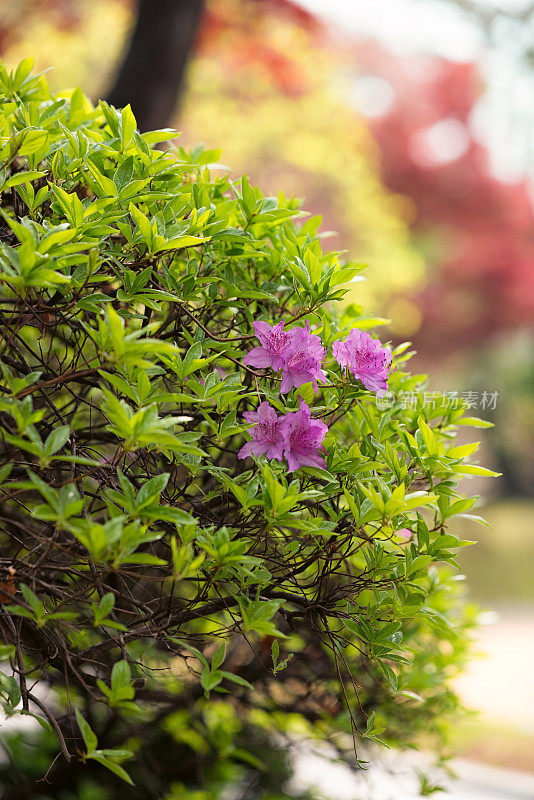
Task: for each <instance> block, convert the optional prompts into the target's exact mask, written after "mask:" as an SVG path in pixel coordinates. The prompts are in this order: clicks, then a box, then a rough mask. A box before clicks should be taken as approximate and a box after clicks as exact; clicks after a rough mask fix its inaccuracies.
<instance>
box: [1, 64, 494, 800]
mask: <svg viewBox="0 0 534 800" xmlns="http://www.w3.org/2000/svg"><path fill="white" fill-rule="evenodd" d="M31 66H32V65H31V62H30V61H25V62H23V63H21V65H20V66H19V67H18V69H17V70H16V71H15V73H14V74H8V73H7V72H6V71H5V70H3V69H2V70H1V71H0V146H1V149H0V189H1V191H2V203H1V214H2V221H1V227H0V236H1V251H0V290H1V295H0V314H1V322H2V334H1V335H2V343H1V356H0V359H1V361H0V363H1V367H2V380H1V383H0V412H1V413H0V422H1V436H2V439H1V453H2V455H1V461H2V467H1V472H0V480H1V498H0V526H1V528H0V530H1V539H0V541H1V553H0V570H1V572H0V581H1V583H0V593H1V595H0V625H1V631H2V637H3V642H4V645H3V647H2V651H1V654H2V658H3V659H4V672H3V673H1V674H0V688H1V695H2V702H3V707H4V710H5V712H6V713H7V714H8V715H9V716H13V717H14V718H17V717H19V716H20V715H21V714H22V715H28V714H30V715H33V716H34V717H36V718H37V719H38V720H39V722H41V728H40V727H39V726H38V725H35V726H32V727H30V728H28V727H27V726H26V727H24V728H22V729H20V730H19V729H18V728H16V726H13V727H12V728H11V729H9V730H8V732H7V733H5V734H4V749H5V754H6V761H5V763H3V764H2V765H0V775H1V780H2V782H3V783H4V786H5V787H6V789H5V791H6V793H5V795H4V796H5V797H15V796H17V797H18V796H20V790H21V789H24V791H25V795H24V796H25V797H39V798H43V797H50V798H58V797H65V798H67V797H68V798H70V797H74V796H76V797H80V798H90V797H96V796H98V797H99V798H107V797H109V798H115V797H123V796H126V792H127V793H128V797H139V798H141V797H143V798H146V797H153V798H164V797H165V798H173V800H178V798H182V797H188V798H191V797H195V798H197V797H198V798H202V800H204V799H205V798H216V797H220V796H221V791H222V789H221V787H222V786H227V785H228V784H231V785H235V786H236V787H241V790H240V791H241V794H239V793H237V794H236V796H240V797H258V798H260V797H261V798H280V797H282V796H287V795H285V794H284V793H283V792H284V790H283V788H282V787H283V782H284V779H285V777H286V775H287V763H286V759H285V755H286V753H285V751H286V750H287V745H286V740H285V739H284V737H289V739H288V741H290V740H291V737H292V736H294V735H296V734H299V735H307V736H311V737H313V736H317V737H320V738H321V739H323V740H325V739H328V740H330V741H332V742H334V743H335V744H336V746H337V747H338V748H339V750H340V752H343V753H347V752H348V751H349V749H350V748H348V747H347V745H348V744H349V745H350V737H351V736H352V737H353V739H354V742H355V744H356V750H357V752H358V755H359V754H360V750H359V747H360V743H361V741H362V740H363V739H365V738H367V739H368V740H371V741H372V740H376V739H378V740H384V741H386V742H387V743H396V744H400V745H407V744H410V743H413V742H414V741H416V740H417V738H418V736H419V735H420V733H421V732H422V731H424V732H425V733H426V734H430V733H432V732H434V733H436V734H439V733H440V732H442V730H443V726H444V722H445V720H446V718H447V716H448V715H449V714H450V712H452V711H454V709H455V707H456V705H457V702H456V698H455V696H454V694H453V693H452V692H451V690H450V687H449V680H450V677H451V676H452V675H453V674H454V673H455V671H456V670H457V669H458V668H459V667H460V666H461V662H462V659H463V657H464V655H465V651H466V643H467V637H466V630H467V628H468V626H469V624H470V623H471V622H472V617H473V613H474V612H473V611H472V610H470V609H469V607H467V606H466V605H465V603H464V601H463V595H462V590H461V584H460V583H459V582H458V580H457V579H456V578H457V576H455V575H454V570H453V567H454V563H455V562H454V557H455V553H456V551H457V549H458V548H459V547H461V546H462V545H463V544H465V542H461V541H459V540H458V538H457V537H456V536H455V535H454V530H453V522H452V523H451V524H452V530H451V529H450V527H449V522H450V521H451V520H453V518H454V517H455V516H457V515H459V514H461V515H465V514H466V512H468V511H469V509H470V508H471V507H472V506H473V504H474V502H475V499H474V498H467V499H464V498H462V497H461V496H460V495H459V493H458V490H457V482H458V479H459V477H460V476H462V475H465V474H489V471H488V470H484V469H483V468H481V467H478V466H476V465H473V464H466V463H465V458H466V456H469V455H470V454H471V453H472V452H473V451H474V450H475V448H476V445H460V446H458V445H457V444H456V443H455V436H456V426H457V425H470V424H471V425H478V426H482V427H483V426H484V424H485V423H483V422H481V421H479V420H476V419H473V418H469V417H466V416H465V415H464V411H465V409H464V407H463V404H462V403H461V402H459V401H455V402H449V401H447V400H444V399H443V398H442V397H440V398H436V397H428V396H425V392H424V383H423V381H424V378H423V377H422V376H411V375H410V374H409V373H407V372H406V371H405V370H404V363H405V361H406V359H407V358H408V353H407V346H402V347H397V348H396V349H395V350H394V351H393V353H392V354H391V355H390V354H389V349H387V348H384V347H382V346H381V345H380V343H379V341H378V340H377V339H376V338H375V337H369V335H368V334H367V333H365V331H366V330H369V329H372V327H373V324H374V320H373V319H372V318H371V317H367V316H365V314H364V311H363V309H362V308H361V307H358V306H354V305H349V306H347V305H344V304H343V302H342V298H343V296H344V294H345V291H346V284H347V283H348V282H350V281H351V280H352V279H353V278H355V277H356V276H357V275H358V273H359V272H360V270H361V267H359V266H351V265H350V264H343V263H342V262H340V254H339V253H330V252H327V253H323V251H322V247H321V236H320V233H319V232H318V220H316V219H313V218H312V219H310V218H307V217H306V215H305V214H303V212H301V211H300V208H299V204H298V202H296V201H295V200H287V199H286V198H285V197H284V195H283V194H279V195H278V197H264V196H263V195H262V194H261V192H260V191H259V190H258V189H257V188H254V187H252V186H250V185H249V183H248V181H247V179H246V177H243V178H241V179H240V180H237V181H233V180H231V179H230V177H229V176H228V174H227V173H226V171H225V170H224V169H221V168H218V167H217V165H216V164H215V165H214V164H212V162H214V161H216V160H217V158H218V154H217V153H214V152H204V150H203V149H202V147H198V148H195V149H194V150H193V151H192V152H190V153H187V152H184V151H182V150H176V149H171V150H168V151H166V152H162V151H161V150H158V149H154V147H153V146H154V145H155V144H156V143H158V142H162V141H166V140H169V139H171V138H173V137H174V135H175V134H174V132H172V131H157V132H153V133H147V134H143V135H140V134H139V133H138V132H137V131H136V123H135V119H134V117H133V115H132V112H131V110H130V109H129V108H128V107H127V108H125V109H124V110H122V111H117V110H115V109H114V108H111V107H109V106H108V105H106V104H105V103H100V105H99V106H98V107H97V108H93V107H92V106H91V105H90V103H89V102H88V100H87V99H86V98H85V97H84V95H83V94H82V92H81V91H80V90H79V89H77V90H76V91H74V92H69V93H68V94H67V95H66V96H52V95H51V94H50V92H49V90H48V88H47V84H46V82H45V80H44V78H43V77H42V76H36V77H32V75H31ZM282 320H284V325H282V326H280V323H281V322H282ZM254 323H256V325H255V326H254ZM258 323H260V324H258ZM261 323H264V324H263V325H262V324H261ZM276 325H278V326H280V327H279V328H277V329H276V330H277V331H278V332H279V333H280V336H278V338H276V336H275V335H274V333H273V330H274V329H273V328H272V327H271V326H276ZM360 331H361V333H359V332H360ZM255 333H258V334H259V336H260V341H258V339H256V338H255ZM269 336H270V337H271V338H270V339H269ZM262 347H263V348H264V350H265V352H267V351H268V352H269V356H268V358H267V357H266V356H262V354H261V353H260V354H258V350H259V349H261V348H262ZM299 347H301V350H299V349H298V348H299ZM254 348H257V349H256V351H255V352H253V351H254ZM269 348H271V349H269ZM276 348H278V350H277V349H276ZM292 348H293V349H292ZM358 348H360V349H358ZM362 348H363V350H365V348H367V350H365V353H366V354H367V355H365V357H364V355H362V353H363V350H362ZM332 353H333V354H334V355H335V356H336V357H335V358H334V357H333V355H332ZM297 356H298V357H297ZM391 357H392V359H393V364H392V365H391V367H390V364H389V361H390V358H391ZM262 358H263V359H264V361H263V362H262V360H261V359H262ZM277 359H278V360H277ZM358 359H360V360H359V361H358ZM356 362H357V363H356ZM258 365H259V366H258ZM345 367H348V368H345ZM388 373H389V381H388V382H389V393H388V394H387V395H386V396H385V397H380V396H381V395H382V394H383V387H384V381H385V380H386V378H387V374H388ZM288 376H289V377H288ZM284 381H285V383H284ZM366 387H368V388H366ZM281 390H282V391H283V393H281ZM406 397H410V398H411V400H410V402H409V403H407V402H406ZM260 412H261V414H262V415H264V416H265V413H267V412H268V416H269V419H270V423H269V424H271V428H269V429H268V428H267V427H266V428H265V429H261V430H263V433H262V434H261V436H260V433H261V431H260V426H259V425H258V426H256V427H255V423H256V422H258V417H256V414H258V413H260ZM273 415H274V417H273ZM273 419H274V420H275V421H274V422H273ZM277 419H282V420H283V422H281V423H280V429H279V428H278V427H276V426H277V425H278V422H276V420H277ZM262 424H263V423H262ZM265 425H267V422H265ZM273 425H274V428H273V427H272V426H273ZM258 431H260V433H258ZM273 431H274V433H273ZM310 431H312V433H310ZM262 436H263V437H264V438H263V439H262V438H261V437H262ZM269 436H271V439H269ZM273 436H274V438H272V437H273ZM251 437H252V438H251ZM265 437H267V438H265ZM277 437H278V438H277ZM260 440H261V441H260ZM247 441H250V442H251V443H252V444H255V446H252V444H251V445H249V446H247V445H246V442H247ZM258 442H260V445H261V443H262V442H263V444H264V445H265V447H264V448H263V453H264V454H263V455H262V454H261V452H259V451H261V450H262V447H261V446H259V447H258ZM265 442H267V443H266V444H265ZM271 445H273V447H274V445H276V447H274V449H270V448H271ZM277 448H278V449H277ZM238 454H239V455H240V456H241V458H238ZM295 454H297V455H295ZM451 565H452V566H451ZM56 756H58V757H57V759H56ZM347 757H350V756H347ZM54 759H56V760H55V761H54ZM52 762H53V764H52ZM51 765H52V766H51ZM49 767H51V768H50V770H49V771H48V774H47V781H45V782H40V783H36V781H38V779H39V778H41V777H42V775H43V774H44V773H45V772H47V769H48V768H49ZM106 768H107V769H106ZM130 781H133V782H134V784H135V786H133V787H128V786H126V782H130ZM67 790H69V791H67ZM193 790H195V791H196V790H198V792H199V793H198V794H195V793H194V791H193ZM236 792H237V790H236Z"/></svg>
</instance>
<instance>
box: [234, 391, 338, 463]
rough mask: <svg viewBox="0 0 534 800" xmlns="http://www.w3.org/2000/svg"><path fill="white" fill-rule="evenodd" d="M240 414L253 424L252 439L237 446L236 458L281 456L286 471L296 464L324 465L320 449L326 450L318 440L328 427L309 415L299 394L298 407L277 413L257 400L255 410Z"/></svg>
mask: <svg viewBox="0 0 534 800" xmlns="http://www.w3.org/2000/svg"><path fill="white" fill-rule="evenodd" d="M244 416H245V419H246V421H247V422H250V423H251V424H253V425H254V427H253V428H252V429H251V431H250V435H251V436H252V440H251V441H250V442H247V443H246V445H244V446H243V447H242V448H241V450H240V451H239V453H238V458H246V457H247V456H250V455H255V456H262V455H265V456H267V458H277V459H278V460H279V461H281V460H282V458H283V457H284V456H285V458H286V459H287V463H288V465H289V470H288V471H289V472H294V471H295V470H296V469H298V468H299V467H322V468H323V469H325V468H326V462H325V460H324V458H323V456H322V455H321V453H324V452H326V451H325V448H324V446H323V445H322V441H323V439H324V437H325V435H326V432H327V430H328V427H327V426H326V425H325V424H324V422H321V421H320V420H318V419H312V418H311V412H310V408H309V406H308V405H306V403H305V402H304V400H302V398H301V399H300V405H299V410H298V411H295V412H289V413H287V414H284V415H282V416H280V417H279V416H278V414H277V413H276V411H275V410H274V408H273V407H272V406H271V404H270V403H267V402H263V403H260V404H259V406H258V410H257V411H250V412H248V413H246V414H245V415H244Z"/></svg>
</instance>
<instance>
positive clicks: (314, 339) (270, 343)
mask: <svg viewBox="0 0 534 800" xmlns="http://www.w3.org/2000/svg"><path fill="white" fill-rule="evenodd" d="M254 333H255V334H256V336H257V338H258V339H259V340H260V346H259V347H255V348H254V349H253V350H251V351H250V353H247V355H246V356H245V358H244V359H243V362H244V363H245V364H247V365H248V366H250V367H259V368H260V369H261V368H264V367H271V368H272V369H274V371H275V372H278V371H279V370H282V381H281V383H280V392H281V394H286V393H287V392H289V390H290V389H292V388H293V387H294V388H295V389H298V387H299V386H302V384H303V383H310V382H311V383H312V384H313V388H314V390H315V391H317V381H318V380H320V381H324V380H326V376H325V374H324V372H323V371H322V369H321V361H322V360H323V358H324V357H325V352H326V351H325V349H324V347H323V346H322V344H321V340H320V339H319V337H318V336H316V335H315V334H314V333H310V325H309V322H307V321H306V327H305V328H292V329H291V330H290V331H284V320H282V322H279V323H278V325H273V326H271V325H269V323H268V322H255V323H254Z"/></svg>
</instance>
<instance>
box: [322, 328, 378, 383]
mask: <svg viewBox="0 0 534 800" xmlns="http://www.w3.org/2000/svg"><path fill="white" fill-rule="evenodd" d="M332 355H333V356H334V358H335V359H336V361H337V362H338V364H339V365H340V366H341V367H343V368H348V369H349V370H350V372H352V374H353V375H354V377H355V378H358V379H359V380H360V381H361V382H362V383H363V385H364V386H365V388H366V389H368V390H369V391H370V392H376V393H377V395H378V396H379V397H381V396H382V395H383V394H384V393H385V392H386V391H387V388H388V383H387V381H388V375H389V371H390V368H391V359H392V356H391V350H390V349H389V347H383V346H382V344H381V343H380V342H379V340H378V339H373V337H372V336H369V334H368V333H366V331H359V330H358V329H357V328H353V329H352V330H351V332H350V333H349V335H348V337H347V338H346V340H345V341H344V342H334V344H333V345H332Z"/></svg>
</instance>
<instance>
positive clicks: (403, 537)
mask: <svg viewBox="0 0 534 800" xmlns="http://www.w3.org/2000/svg"><path fill="white" fill-rule="evenodd" d="M396 536H398V537H399V539H400V542H399V544H409V543H410V542H411V541H412V536H413V533H412V531H411V530H410V529H409V528H401V529H400V530H398V531H396Z"/></svg>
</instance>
